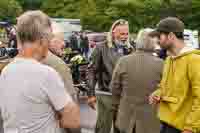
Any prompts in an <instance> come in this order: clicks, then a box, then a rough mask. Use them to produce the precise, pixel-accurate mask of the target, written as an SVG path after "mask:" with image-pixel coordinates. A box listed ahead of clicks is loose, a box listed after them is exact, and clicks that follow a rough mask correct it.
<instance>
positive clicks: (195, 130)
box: [184, 125, 198, 133]
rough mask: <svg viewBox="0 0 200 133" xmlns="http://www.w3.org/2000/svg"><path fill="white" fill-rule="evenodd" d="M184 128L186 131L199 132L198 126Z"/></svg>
mask: <svg viewBox="0 0 200 133" xmlns="http://www.w3.org/2000/svg"><path fill="white" fill-rule="evenodd" d="M184 130H186V131H192V133H198V130H197V129H196V128H193V127H191V126H187V125H186V126H184Z"/></svg>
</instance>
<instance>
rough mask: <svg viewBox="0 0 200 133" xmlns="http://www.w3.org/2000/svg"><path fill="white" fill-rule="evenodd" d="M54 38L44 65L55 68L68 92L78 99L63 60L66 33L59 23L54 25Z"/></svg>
mask: <svg viewBox="0 0 200 133" xmlns="http://www.w3.org/2000/svg"><path fill="white" fill-rule="evenodd" d="M52 32H53V38H52V40H51V43H49V52H48V56H47V58H46V59H45V60H44V61H43V63H44V64H46V65H48V66H50V67H52V68H54V69H55V70H56V71H57V72H58V73H59V74H60V76H61V77H62V80H63V81H64V85H65V88H66V90H67V92H68V93H69V94H70V95H71V96H72V97H73V98H74V100H77V99H76V90H75V88H74V86H73V81H72V75H71V71H70V69H69V67H68V66H67V64H66V63H65V62H64V61H63V60H62V59H61V57H62V56H63V53H64V47H65V42H64V31H63V30H62V27H61V26H60V25H59V24H58V23H55V22H54V23H52Z"/></svg>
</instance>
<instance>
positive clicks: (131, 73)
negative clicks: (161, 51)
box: [110, 30, 163, 133]
mask: <svg viewBox="0 0 200 133" xmlns="http://www.w3.org/2000/svg"><path fill="white" fill-rule="evenodd" d="M155 48H156V43H155V42H154V40H153V39H152V38H151V37H150V36H149V32H148V31H147V30H141V31H140V32H139V34H138V36H137V39H136V52H134V53H133V54H130V55H128V56H125V57H122V58H121V59H120V60H119V62H118V63H117V65H116V67H115V69H114V72H113V76H112V81H111V84H110V85H111V86H110V88H111V89H112V94H113V95H112V98H113V101H115V102H113V105H112V106H113V108H115V109H116V111H117V120H116V123H115V125H116V126H117V128H118V129H119V130H120V133H157V132H159V129H160V124H159V120H158V119H157V117H156V111H155V109H153V108H152V107H151V106H150V105H149V104H148V94H150V93H152V91H154V90H155V88H156V86H157V85H158V84H159V81H160V80H161V73H162V65H163V62H162V60H161V59H159V58H158V57H156V56H154V55H153V53H154V50H155Z"/></svg>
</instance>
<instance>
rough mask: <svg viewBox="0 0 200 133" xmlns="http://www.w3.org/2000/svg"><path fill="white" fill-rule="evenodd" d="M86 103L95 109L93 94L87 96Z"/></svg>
mask: <svg viewBox="0 0 200 133" xmlns="http://www.w3.org/2000/svg"><path fill="white" fill-rule="evenodd" d="M88 105H89V106H90V107H91V108H92V109H94V110H96V97H95V96H92V97H89V98H88Z"/></svg>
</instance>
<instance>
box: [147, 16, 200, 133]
mask: <svg viewBox="0 0 200 133" xmlns="http://www.w3.org/2000/svg"><path fill="white" fill-rule="evenodd" d="M183 32H184V23H183V22H182V21H181V20H179V19H178V18H175V17H168V18H165V19H163V20H161V21H160V22H159V23H158V25H157V28H156V30H155V31H154V32H153V33H154V34H156V36H157V37H158V38H159V45H160V46H161V48H164V49H166V50H167V52H168V53H169V56H168V57H167V59H166V61H165V65H164V70H163V76H162V80H161V82H160V85H159V87H158V89H157V90H156V91H155V92H154V93H153V94H152V95H150V97H149V103H150V104H152V105H158V116H159V119H160V121H161V130H160V133H198V132H200V121H199V119H200V80H199V79H200V71H199V68H200V51H199V50H195V49H193V48H191V47H189V46H187V44H185V43H184V35H183Z"/></svg>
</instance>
